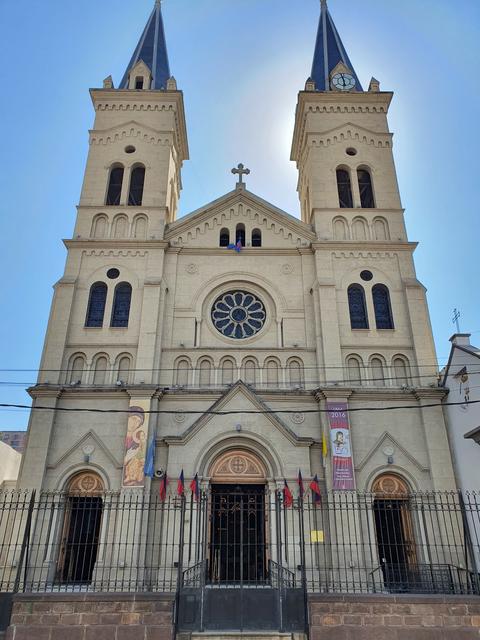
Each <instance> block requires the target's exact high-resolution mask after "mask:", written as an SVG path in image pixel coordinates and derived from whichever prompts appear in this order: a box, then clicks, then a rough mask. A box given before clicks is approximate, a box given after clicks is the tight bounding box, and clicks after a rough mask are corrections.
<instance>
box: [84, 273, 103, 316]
mask: <svg viewBox="0 0 480 640" xmlns="http://www.w3.org/2000/svg"><path fill="white" fill-rule="evenodd" d="M106 301H107V285H106V284H105V283H104V282H95V284H92V286H91V287H90V295H89V298H88V307H87V317H86V319H85V326H86V327H101V326H103V316H104V314H105V303H106Z"/></svg>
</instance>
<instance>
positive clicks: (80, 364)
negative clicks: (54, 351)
mask: <svg viewBox="0 0 480 640" xmlns="http://www.w3.org/2000/svg"><path fill="white" fill-rule="evenodd" d="M85 365H86V359H85V355H84V354H83V353H75V354H74V355H73V356H72V357H71V358H70V364H69V365H68V374H67V382H69V383H70V384H80V383H82V382H83V376H84V371H85Z"/></svg>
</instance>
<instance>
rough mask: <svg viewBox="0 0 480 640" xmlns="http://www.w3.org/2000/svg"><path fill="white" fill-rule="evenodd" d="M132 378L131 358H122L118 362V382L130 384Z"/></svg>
mask: <svg viewBox="0 0 480 640" xmlns="http://www.w3.org/2000/svg"><path fill="white" fill-rule="evenodd" d="M129 377H130V357H129V356H121V357H120V359H119V361H118V371H117V381H118V382H124V383H128V380H129Z"/></svg>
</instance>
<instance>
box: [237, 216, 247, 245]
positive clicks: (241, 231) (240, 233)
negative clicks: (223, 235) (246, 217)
mask: <svg viewBox="0 0 480 640" xmlns="http://www.w3.org/2000/svg"><path fill="white" fill-rule="evenodd" d="M235 242H241V243H242V247H244V246H245V225H244V224H242V223H241V222H240V224H237V229H236V231H235Z"/></svg>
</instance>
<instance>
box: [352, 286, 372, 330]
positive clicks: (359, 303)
mask: <svg viewBox="0 0 480 640" xmlns="http://www.w3.org/2000/svg"><path fill="white" fill-rule="evenodd" d="M348 307H349V309H350V325H351V327H352V329H368V316H367V305H366V304H365V292H364V290H363V287H361V286H360V285H359V284H352V285H350V287H348Z"/></svg>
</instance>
